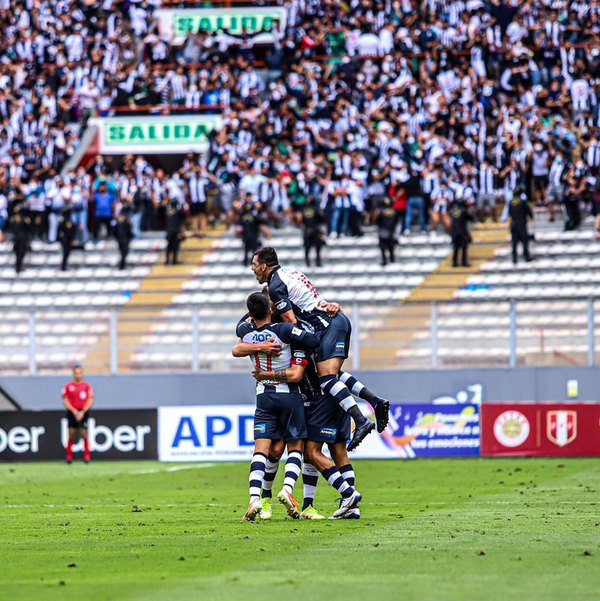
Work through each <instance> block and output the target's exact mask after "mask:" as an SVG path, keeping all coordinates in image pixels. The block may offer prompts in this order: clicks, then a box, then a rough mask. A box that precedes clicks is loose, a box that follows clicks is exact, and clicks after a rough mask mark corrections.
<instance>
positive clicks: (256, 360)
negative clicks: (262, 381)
mask: <svg viewBox="0 0 600 601" xmlns="http://www.w3.org/2000/svg"><path fill="white" fill-rule="evenodd" d="M254 364H255V365H256V369H260V358H259V357H258V353H255V354H254Z"/></svg>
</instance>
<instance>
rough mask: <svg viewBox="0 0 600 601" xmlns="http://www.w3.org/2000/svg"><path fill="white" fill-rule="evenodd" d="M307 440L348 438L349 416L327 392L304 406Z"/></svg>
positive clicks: (349, 431) (328, 441)
mask: <svg viewBox="0 0 600 601" xmlns="http://www.w3.org/2000/svg"><path fill="white" fill-rule="evenodd" d="M306 427H307V429H308V440H312V441H315V442H326V443H328V444H332V443H336V442H344V443H345V442H346V441H348V440H349V439H350V435H351V433H352V432H351V423H350V416H349V415H348V414H347V413H346V412H345V411H344V410H343V409H342V408H341V407H340V406H339V404H338V402H337V401H336V399H335V398H334V397H332V396H331V395H329V394H320V395H317V396H316V397H315V398H314V399H313V400H312V401H311V402H310V405H309V407H307V408H306Z"/></svg>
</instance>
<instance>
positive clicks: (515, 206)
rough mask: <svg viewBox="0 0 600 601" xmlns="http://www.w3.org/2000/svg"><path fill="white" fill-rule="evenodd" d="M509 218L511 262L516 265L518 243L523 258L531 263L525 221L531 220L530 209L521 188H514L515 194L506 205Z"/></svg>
mask: <svg viewBox="0 0 600 601" xmlns="http://www.w3.org/2000/svg"><path fill="white" fill-rule="evenodd" d="M508 214H509V216H510V236H511V242H512V261H513V263H514V264H515V265H516V264H517V247H518V245H519V242H520V243H521V244H522V245H523V256H524V257H525V261H527V262H528V263H529V262H530V261H532V258H531V255H530V254H529V232H528V231H527V220H528V219H533V213H532V212H531V207H530V206H529V203H528V202H527V194H525V189H524V188H523V187H522V186H518V187H517V188H515V193H514V195H513V198H512V200H511V201H510V203H509V205H508Z"/></svg>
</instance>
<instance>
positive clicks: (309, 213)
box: [302, 196, 327, 267]
mask: <svg viewBox="0 0 600 601" xmlns="http://www.w3.org/2000/svg"><path fill="white" fill-rule="evenodd" d="M325 224H327V218H326V217H325V213H323V211H322V210H321V208H320V207H318V206H317V205H316V203H315V199H314V198H313V197H312V196H309V197H308V198H307V199H306V203H305V205H304V208H303V209H302V230H303V233H304V258H305V261H306V264H307V265H308V266H310V257H309V253H310V251H311V249H312V248H314V249H315V252H316V255H317V267H321V265H322V263H321V248H322V247H323V246H325V234H324V233H323V228H322V227H321V226H323V225H325Z"/></svg>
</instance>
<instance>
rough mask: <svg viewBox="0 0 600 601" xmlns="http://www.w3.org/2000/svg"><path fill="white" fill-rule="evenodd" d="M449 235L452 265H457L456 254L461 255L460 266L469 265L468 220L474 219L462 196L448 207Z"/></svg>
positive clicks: (469, 235) (469, 236) (469, 238)
mask: <svg viewBox="0 0 600 601" xmlns="http://www.w3.org/2000/svg"><path fill="white" fill-rule="evenodd" d="M450 219H451V220H452V222H451V226H450V235H451V236H452V250H453V254H452V265H453V266H454V267H458V255H459V253H461V255H462V266H463V267H470V264H469V259H468V251H469V243H470V242H471V234H470V233H469V226H468V223H469V221H474V218H473V215H471V213H470V211H469V208H468V207H467V205H466V203H465V201H464V199H463V198H459V199H457V200H456V202H455V203H454V204H453V205H452V208H451V209H450Z"/></svg>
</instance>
